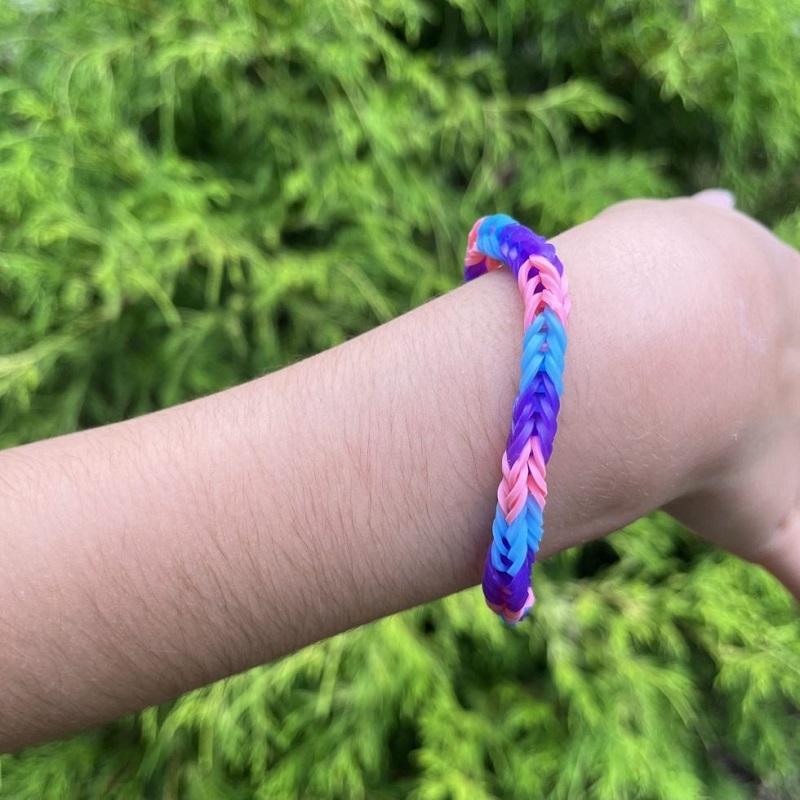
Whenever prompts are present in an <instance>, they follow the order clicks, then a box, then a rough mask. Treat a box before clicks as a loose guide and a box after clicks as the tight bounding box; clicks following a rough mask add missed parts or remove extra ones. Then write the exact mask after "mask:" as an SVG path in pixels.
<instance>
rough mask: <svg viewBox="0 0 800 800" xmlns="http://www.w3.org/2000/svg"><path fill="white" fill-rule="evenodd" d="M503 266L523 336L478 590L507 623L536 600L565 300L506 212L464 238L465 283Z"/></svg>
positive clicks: (559, 276) (556, 279)
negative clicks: (511, 279) (516, 294)
mask: <svg viewBox="0 0 800 800" xmlns="http://www.w3.org/2000/svg"><path fill="white" fill-rule="evenodd" d="M503 264H506V265H507V266H508V267H509V268H510V269H511V271H512V272H513V273H514V275H515V276H516V278H517V283H518V285H519V290H520V293H521V295H522V298H523V303H524V309H525V311H524V319H523V330H524V337H523V346H522V357H521V360H520V382H519V394H518V396H517V398H516V399H515V401H514V405H513V407H512V415H511V416H512V421H511V430H510V432H509V435H508V440H507V441H506V449H505V452H504V453H503V458H502V464H501V467H502V476H503V477H502V480H501V481H500V486H499V487H498V490H497V507H496V511H495V518H494V523H493V525H492V543H491V546H490V547H489V552H488V553H487V556H486V564H485V567H484V574H483V591H484V596H485V597H486V602H487V605H488V606H489V607H490V608H491V609H492V610H493V611H495V612H496V613H497V614H499V615H500V617H501V618H502V619H503V620H505V622H507V623H508V624H511V625H513V624H516V623H517V622H519V621H520V620H521V619H523V618H524V617H525V616H527V614H528V613H529V612H530V609H531V607H532V606H533V604H534V602H535V596H534V594H533V588H532V586H531V582H530V575H531V570H532V568H533V564H534V563H535V561H536V553H537V552H538V550H539V544H540V542H541V539H542V534H543V530H544V529H543V513H544V507H545V501H546V497H547V482H546V465H547V462H548V461H549V459H550V456H551V455H552V452H553V442H554V439H555V434H556V420H557V417H558V412H559V409H560V404H561V395H562V393H563V391H564V384H563V373H564V356H565V352H566V348H567V334H566V326H567V320H568V318H569V310H570V301H569V295H568V292H567V289H568V286H567V278H566V276H565V275H564V265H563V264H562V263H561V261H560V260H559V258H558V256H557V255H556V251H555V248H554V247H553V245H552V244H550V243H549V242H548V241H547V240H546V239H545V238H544V237H542V236H538V235H537V234H535V233H534V232H533V231H531V230H529V229H528V228H526V227H524V226H523V225H520V224H519V223H518V222H517V221H516V220H514V219H512V218H511V217H509V216H506V215H505V214H497V215H495V216H492V217H484V218H483V219H480V220H478V222H476V223H475V225H474V227H473V228H472V231H471V232H470V234H469V239H468V243H467V253H466V258H465V261H464V277H465V278H466V280H468V281H469V280H473V279H474V278H477V277H478V276H480V275H483V274H485V273H487V272H490V271H492V270H496V269H500V268H501V267H502V266H503Z"/></svg>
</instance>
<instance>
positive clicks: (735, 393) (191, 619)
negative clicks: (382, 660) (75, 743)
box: [0, 200, 800, 750]
mask: <svg viewBox="0 0 800 800" xmlns="http://www.w3.org/2000/svg"><path fill="white" fill-rule="evenodd" d="M554 241H555V244H556V247H557V248H558V251H559V255H560V257H561V259H562V261H563V262H564V263H565V264H566V268H567V271H568V274H569V279H570V291H571V296H572V302H573V312H572V317H571V320H570V327H569V347H568V352H567V369H566V374H565V392H564V396H563V400H562V413H561V416H560V418H559V433H558V435H557V437H556V446H555V451H554V455H553V458H552V461H551V462H550V466H549V470H548V483H549V487H550V495H549V497H548V505H547V510H546V514H545V535H544V539H543V542H542V550H541V552H540V558H546V557H547V556H548V555H552V554H553V553H556V552H559V551H561V550H564V549H566V548H568V547H572V546H574V545H576V544H579V543H582V542H586V541H588V540H590V539H593V538H597V537H599V536H602V535H604V534H606V533H609V532H610V531H613V530H615V529H617V528H619V527H621V526H623V525H625V524H627V523H629V522H631V521H633V520H635V519H637V518H638V517H639V516H642V515H643V514H645V513H647V512H649V511H651V510H653V509H655V508H659V507H665V508H666V509H667V510H669V511H670V512H671V513H673V514H674V515H675V516H676V517H678V518H679V519H681V521H683V522H685V523H686V524H687V525H689V526H690V527H692V528H693V529H694V530H696V531H697V532H698V533H699V534H700V535H702V536H704V537H706V538H708V539H710V540H711V541H713V542H715V543H717V544H719V545H720V546H722V547H726V548H727V549H729V550H731V551H733V552H735V553H737V554H739V555H741V556H743V557H746V558H749V559H751V560H754V561H757V562H759V563H762V564H763V565H765V566H767V567H768V568H769V569H771V570H772V571H773V572H775V574H776V575H778V577H780V578H781V579H782V580H783V581H784V582H785V583H786V585H787V586H788V587H789V588H790V589H792V590H793V591H794V592H795V593H797V592H798V586H800V533H799V532H798V529H799V528H800V526H799V525H798V522H797V497H798V492H799V491H800V472H799V471H798V466H799V465H798V463H797V459H796V458H793V457H792V456H793V454H794V453H796V452H797V449H798V444H799V443H800V442H798V440H799V439H800V424H799V423H798V413H799V412H798V410H797V409H798V408H800V404H798V402H797V400H798V394H800V366H799V364H798V353H800V329H798V325H799V324H800V323H798V322H797V319H798V315H797V313H796V312H797V310H798V309H800V301H799V300H798V290H797V288H796V284H797V281H796V280H795V277H796V275H797V274H798V270H800V266H798V264H797V260H798V258H797V254H796V253H794V251H791V250H790V249H789V248H786V247H785V246H783V245H782V244H781V243H780V242H778V241H777V240H776V239H775V238H774V237H772V236H771V234H769V233H768V232H767V231H766V230H764V229H763V228H761V227H760V226H758V225H757V224H756V223H754V222H752V221H751V220H748V219H747V218H746V217H744V216H743V215H740V214H737V213H736V212H734V211H732V210H730V209H729V208H727V209H726V208H720V207H714V205H712V204H710V203H701V202H698V201H697V200H676V201H661V202H657V201H635V202H631V203H624V204H621V205H619V206H615V207H612V208H611V209H609V210H607V211H606V212H604V213H603V214H602V215H600V217H598V218H597V219H595V220H593V221H591V222H588V223H586V224H584V225H582V226H579V227H577V228H574V229H572V230H570V231H567V232H566V233H564V234H562V235H561V236H558V237H556V238H555V240H554ZM520 347H521V300H520V298H519V295H518V290H517V287H516V284H515V282H514V280H513V278H512V277H511V275H510V274H509V273H508V272H507V271H503V272H499V273H493V274H490V275H487V276H484V277H482V278H480V279H478V280H476V281H474V282H472V283H470V284H467V285H465V286H462V287H460V288H458V289H456V290H455V291H453V292H450V293H449V294H447V295H445V296H443V297H440V298H437V299H436V300H433V301H431V302H430V303H427V304H426V305H424V306H421V307H420V308H417V309H415V310H414V311H412V312H410V313H408V314H406V315H404V316H402V317H400V318H398V319H396V320H394V321H392V322H391V323H388V324H387V325H383V326H381V327H379V328H376V329H375V330H373V331H370V332H369V333H367V334H365V335H363V336H360V337H358V338H356V339H353V340H351V341H350V342H347V343H346V344H344V345H341V346H340V347H337V348H334V349H333V350H330V351H327V352H325V353H322V354H319V355H318V356H315V357H313V358H310V359H308V360H306V361H303V362H300V363H299V364H296V365H294V366H292V367H290V368H287V369H284V370H281V371H279V372H277V373H274V374H272V375H269V376H267V377H265V378H261V379H259V380H256V381H252V382H250V383H248V384H244V385H243V386H239V387H236V388H234V389H231V390H228V391H225V392H221V393H219V394H216V395H212V396H210V397H207V398H203V399H200V400H197V401H194V402H192V403H188V404H184V405H182V406H178V407H176V408H173V409H168V410H166V411H162V412H158V413H156V414H151V415H148V416H145V417H140V418H138V419H134V420H130V421H128V422H124V423H119V424H116V425H110V426H107V427H105V428H101V429H97V430H94V431H88V432H83V433H79V434H72V435H70V436H65V437H60V438H57V439H52V440H49V441H46V442H40V443H36V444H33V445H28V446H26V447H23V448H17V449H14V450H9V451H6V452H4V453H0V475H2V476H3V480H2V481H0V510H1V511H2V513H0V546H2V549H3V552H4V554H5V555H4V559H3V560H2V562H1V563H0V628H2V629H3V637H4V648H3V650H2V651H0V685H2V686H3V687H4V691H3V692H2V693H1V694H0V750H9V749H17V748H19V747H21V746H23V745H25V744H28V743H31V742H35V741H40V740H44V739H47V738H53V737H54V736H59V735H63V734H65V733H68V732H71V731H74V730H77V729H80V728H83V727H86V726H88V725H91V724H94V723H97V722H101V721H105V720H108V719H111V718H113V717H115V716H118V715H120V714H122V713H125V712H128V711H131V710H134V709H138V708H142V707H144V706H146V705H150V704H153V703H156V702H159V701H161V700H164V699H167V698H169V697H173V696H175V695H176V694H178V693H180V692H183V691H186V690H188V689H190V688H193V687H196V686H199V685H202V684H204V683H208V682H210V681H212V680H214V679H216V678H219V677H222V676H224V675H228V674H232V673H234V672H238V671H241V670H243V669H246V668H248V667H250V666H253V665H255V664H258V663H263V662H265V661H268V660H270V659H273V658H275V657H277V656H279V655H281V654H284V653H287V652H291V651H293V650H295V649H297V648H299V647H301V646H303V645H305V644H307V643H309V642H312V641H317V640H319V639H322V638H324V637H326V636H329V635H332V634H334V633H336V632H339V631H341V630H345V629H347V628H350V627H352V626H355V625H359V624H362V623H364V622H367V621H369V620H372V619H376V618H378V617H380V616H384V615H386V614H389V613H392V612H394V611H398V610H401V609H404V608H408V607H410V606H413V605H417V604H419V603H423V602H426V601H428V600H432V599H434V598H437V597H440V596H443V595H446V594H449V593H452V592H455V591H458V590H460V589H463V588H466V587H467V586H472V585H474V584H475V583H477V582H479V580H480V574H481V567H482V561H483V558H484V555H485V553H486V549H487V547H488V544H489V541H490V535H491V534H490V531H491V520H492V515H493V511H494V503H495V496H496V488H497V481H498V477H499V462H500V454H501V453H502V449H503V445H504V442H505V437H506V434H507V426H508V421H509V419H510V409H511V404H512V401H513V399H514V396H515V394H516V383H517V380H518V359H519V355H520ZM486 613H490V612H489V611H488V610H487V611H486ZM498 624H500V623H498Z"/></svg>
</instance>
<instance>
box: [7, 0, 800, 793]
mask: <svg viewBox="0 0 800 800" xmlns="http://www.w3.org/2000/svg"><path fill="white" fill-rule="evenodd" d="M799 29H800V2H798V0H783V1H782V2H775V3H764V2H761V0H739V2H733V0H696V2H680V3H664V2H660V0H600V2H597V1H596V0H561V1H559V2H556V0H542V2H532V1H531V0H508V2H503V3H493V2H488V0H346V1H344V0H313V2H312V1H309V2H294V1H293V0H219V1H217V0H174V1H173V2H169V3H167V2H161V0H125V2H122V0H119V2H118V0H107V2H95V1H94V0H69V1H68V0H25V1H24V2H23V0H9V2H6V3H4V4H2V5H1V6H0V446H11V445H14V444H17V443H21V442H25V441H31V440H34V439H38V438H42V437H46V436H51V435H55V434H58V433H63V432H67V431H72V430H76V429H80V428H85V427H90V426H94V425H98V424H103V423H106V422H108V421H111V420H116V419H121V418H124V417H128V416H131V415H134V414H140V413H144V412H147V411H151V410H154V409H157V408H160V407H163V406H166V405H170V404H174V403H177V402H180V401H182V400H185V399H188V398H191V397H195V396H197V395H199V394H203V393H207V392H211V391H214V390H217V389H220V388H223V387H226V386H229V385H232V384H234V383H237V382H240V381H243V380H246V379H249V378H251V377H254V376H257V375H259V374H263V373H264V372H266V371H268V370H272V369H276V368H279V367H281V366H283V365H285V364H287V363H289V362H291V361H292V360H295V359H297V358H301V357H304V356H307V355H310V354H311V353H314V352H317V351H319V350H321V349H324V348H326V347H329V346H331V345H334V344H336V343H338V342H341V341H343V340H345V339H346V338H348V337H350V336H353V335H356V334H358V333H360V332H362V331H364V330H366V329H368V328H369V327H371V326H374V325H376V324H378V323H380V322H382V321H385V320H387V319H390V318H391V317H393V316H395V315H397V314H399V313H401V312H402V311H404V310H406V309H408V308H410V307H412V306H414V305H416V304H419V303H421V302H423V301H425V300H426V299H428V298H430V297H431V296H433V295H435V294H437V293H440V292H443V291H446V290H447V289H449V288H451V287H453V286H455V285H456V284H457V283H458V282H459V280H460V260H461V255H462V252H463V246H464V237H465V234H466V232H467V231H468V230H469V228H470V226H471V225H472V223H473V222H474V220H475V219H476V218H477V217H479V216H482V215H484V214H488V213H493V212H495V211H503V212H506V213H509V214H512V215H513V216H515V217H516V218H518V219H520V220H524V221H525V222H526V223H527V224H530V225H531V226H533V227H535V228H537V229H538V230H540V231H541V232H543V233H545V234H547V235H552V234H554V233H556V232H558V231H559V230H560V229H563V228H564V227H567V226H569V225H572V224H575V223H578V222H581V221H583V220H585V219H587V218H589V217H591V216H592V215H593V214H595V213H597V212H598V211H599V210H600V209H602V208H603V207H605V206H606V205H608V204H609V203H612V202H615V201H618V200H623V199H626V198H629V197H636V196H642V195H649V196H666V195H669V194H672V193H676V192H690V191H693V190H696V189H699V188H703V187H705V186H708V185H713V184H723V185H727V186H728V187H730V188H732V189H733V190H734V191H736V192H737V194H738V196H739V198H740V203H741V204H742V205H743V206H744V208H745V209H746V210H748V211H750V212H751V213H754V214H756V215H757V216H759V217H760V218H761V219H762V220H763V221H764V222H765V223H767V224H770V225H773V226H776V230H777V231H778V233H779V234H780V235H782V236H783V237H785V238H786V239H787V240H789V241H792V242H793V243H794V244H796V245H797V244H800V210H798V207H797V187H798V185H799V184H798V180H799V179H800V155H799V154H800V82H799V81H798V80H797V75H798V74H800V63H799V60H800V47H798V46H797V35H798V34H797V31H798V30H799ZM537 589H538V591H537V594H538V596H539V600H540V602H539V603H538V604H537V612H536V616H535V620H533V621H532V622H531V623H530V624H527V625H524V626H520V627H519V628H518V629H515V630H508V629H505V628H503V627H502V626H501V625H499V624H498V623H497V621H496V620H495V619H494V617H493V616H492V615H491V614H488V613H486V611H485V610H484V609H483V607H482V603H481V600H480V599H479V597H478V596H477V595H476V593H475V592H466V593H464V594H461V595H458V596H455V597H452V598H449V599H447V600H445V601H443V602H440V603H436V604H433V605H431V606H428V607H425V608H421V609H417V610H414V611H412V612H409V613H407V614H403V615H399V616H396V617H393V618H390V619H387V620H384V621H382V622H379V623H376V624H374V625H371V626H367V627H365V628H362V629H359V630H356V631H353V632H350V633H348V634H345V635H343V636H339V637H336V638H334V639H331V640H329V641H326V642H324V643H321V644H318V645H314V646H312V647H309V648H306V649H305V650H303V651H302V652H300V653H298V654H296V655H293V656H291V657H289V658H285V659H282V660H280V661H278V662H277V663H275V664H271V665H269V666H266V667H262V668H258V669H255V670H252V671H250V672H248V673H246V674H243V675H239V676H237V677H234V678H231V679H228V680H225V681H221V682H219V683H217V684H214V685H213V686H210V687H207V688H205V689H202V690H200V691H197V692H193V693H190V694H188V695H186V696H184V697H182V698H180V699H178V700H176V701H174V702H172V703H169V704H165V705H164V706H161V707H159V708H153V709H149V710H147V711H145V712H143V713H142V714H139V715H135V716H131V717H128V718H126V719H124V720H122V721H120V722H118V723H115V724H112V725H108V726H106V727H103V728H100V729H98V730H96V731H93V732H90V733H86V734H83V735H81V736H77V737H74V738H72V739H70V740H67V741H64V742H58V743H53V744H48V745H44V746H41V747H37V748H31V749H29V750H27V751H24V752H22V753H20V754H18V755H16V756H6V757H3V758H0V797H3V798H12V799H13V800H41V799H42V798H44V799H45V800H50V799H51V798H52V800H56V799H58V800H62V798H87V799H88V798H109V797H114V798H131V800H133V798H137V799H138V798H145V797H147V798H178V797H185V798H201V797H213V798H223V799H224V798H231V799H234V798H237V799H238V798H242V800H244V798H248V799H249V798H261V799H262V800H279V799H280V798H287V800H289V799H290V798H303V799H304V800H316V799H317V798H319V799H320V800H322V799H323V798H324V799H326V800H327V798H348V799H349V798H376V799H377V798H406V797H407V798H414V800H448V799H450V798H454V799H455V798H458V799H463V800H480V799H481V798H508V799H509V800H516V799H517V798H519V800H535V798H545V797H548V798H556V799H561V798H563V800H575V799H577V798H596V799H597V800H612V799H614V800H616V798H642V800H651V799H656V798H657V799H658V800H662V799H663V800H672V799H673V798H674V800H688V799H689V798H719V800H736V799H737V798H742V800H744V798H754V797H770V798H786V799H787V800H788V798H796V797H798V796H800V766H798V765H800V713H799V712H798V707H800V668H799V667H798V664H800V632H799V631H798V623H797V618H796V611H794V610H793V609H792V607H791V605H790V602H789V600H788V597H787V595H786V593H785V592H784V591H783V590H782V589H780V588H779V587H778V586H777V584H776V583H775V581H773V580H772V579H771V578H769V577H768V576H766V575H765V574H764V573H762V572H761V571H759V570H757V569H755V568H752V567H749V566H747V565H745V564H743V563H741V562H738V561H736V560H734V559H731V558H727V557H725V556H723V555H721V554H719V553H717V552H716V551H712V550H709V549H708V548H706V547H705V546H703V545H701V544H698V543H697V542H695V541H694V540H693V539H692V538H691V537H689V536H688V535H687V534H685V533H684V532H681V531H680V530H678V529H677V528H676V526H675V525H674V524H673V523H672V522H670V521H669V520H668V519H667V518H666V517H662V516H659V515H656V516H654V517H652V518H650V519H648V520H643V521H641V522H639V523H637V524H636V525H634V526H632V527H631V529H629V530H626V531H624V532H621V533H618V534H615V535H614V536H612V537H610V538H609V539H608V540H607V541H606V542H604V543H602V544H595V545H591V546H588V547H586V548H582V549H576V550H574V551H571V552H569V553H565V554H563V555H562V556H560V557H558V558H556V559H552V560H551V561H549V562H547V563H545V564H543V565H542V566H541V572H540V573H539V578H538V584H537ZM498 675H502V676H504V677H503V678H502V680H501V679H499V678H498V677H497V676H498Z"/></svg>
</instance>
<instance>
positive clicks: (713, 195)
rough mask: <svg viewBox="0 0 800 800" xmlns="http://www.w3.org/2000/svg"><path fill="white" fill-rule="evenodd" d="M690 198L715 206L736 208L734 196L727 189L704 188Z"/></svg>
mask: <svg viewBox="0 0 800 800" xmlns="http://www.w3.org/2000/svg"><path fill="white" fill-rule="evenodd" d="M692 199H693V200H697V201H699V202H701V203H706V204H707V205H710V206H714V207H716V208H727V209H731V208H736V196H735V195H734V194H733V192H729V191H728V190H727V189H704V190H703V191H702V192H698V193H697V194H696V195H693V197H692Z"/></svg>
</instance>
